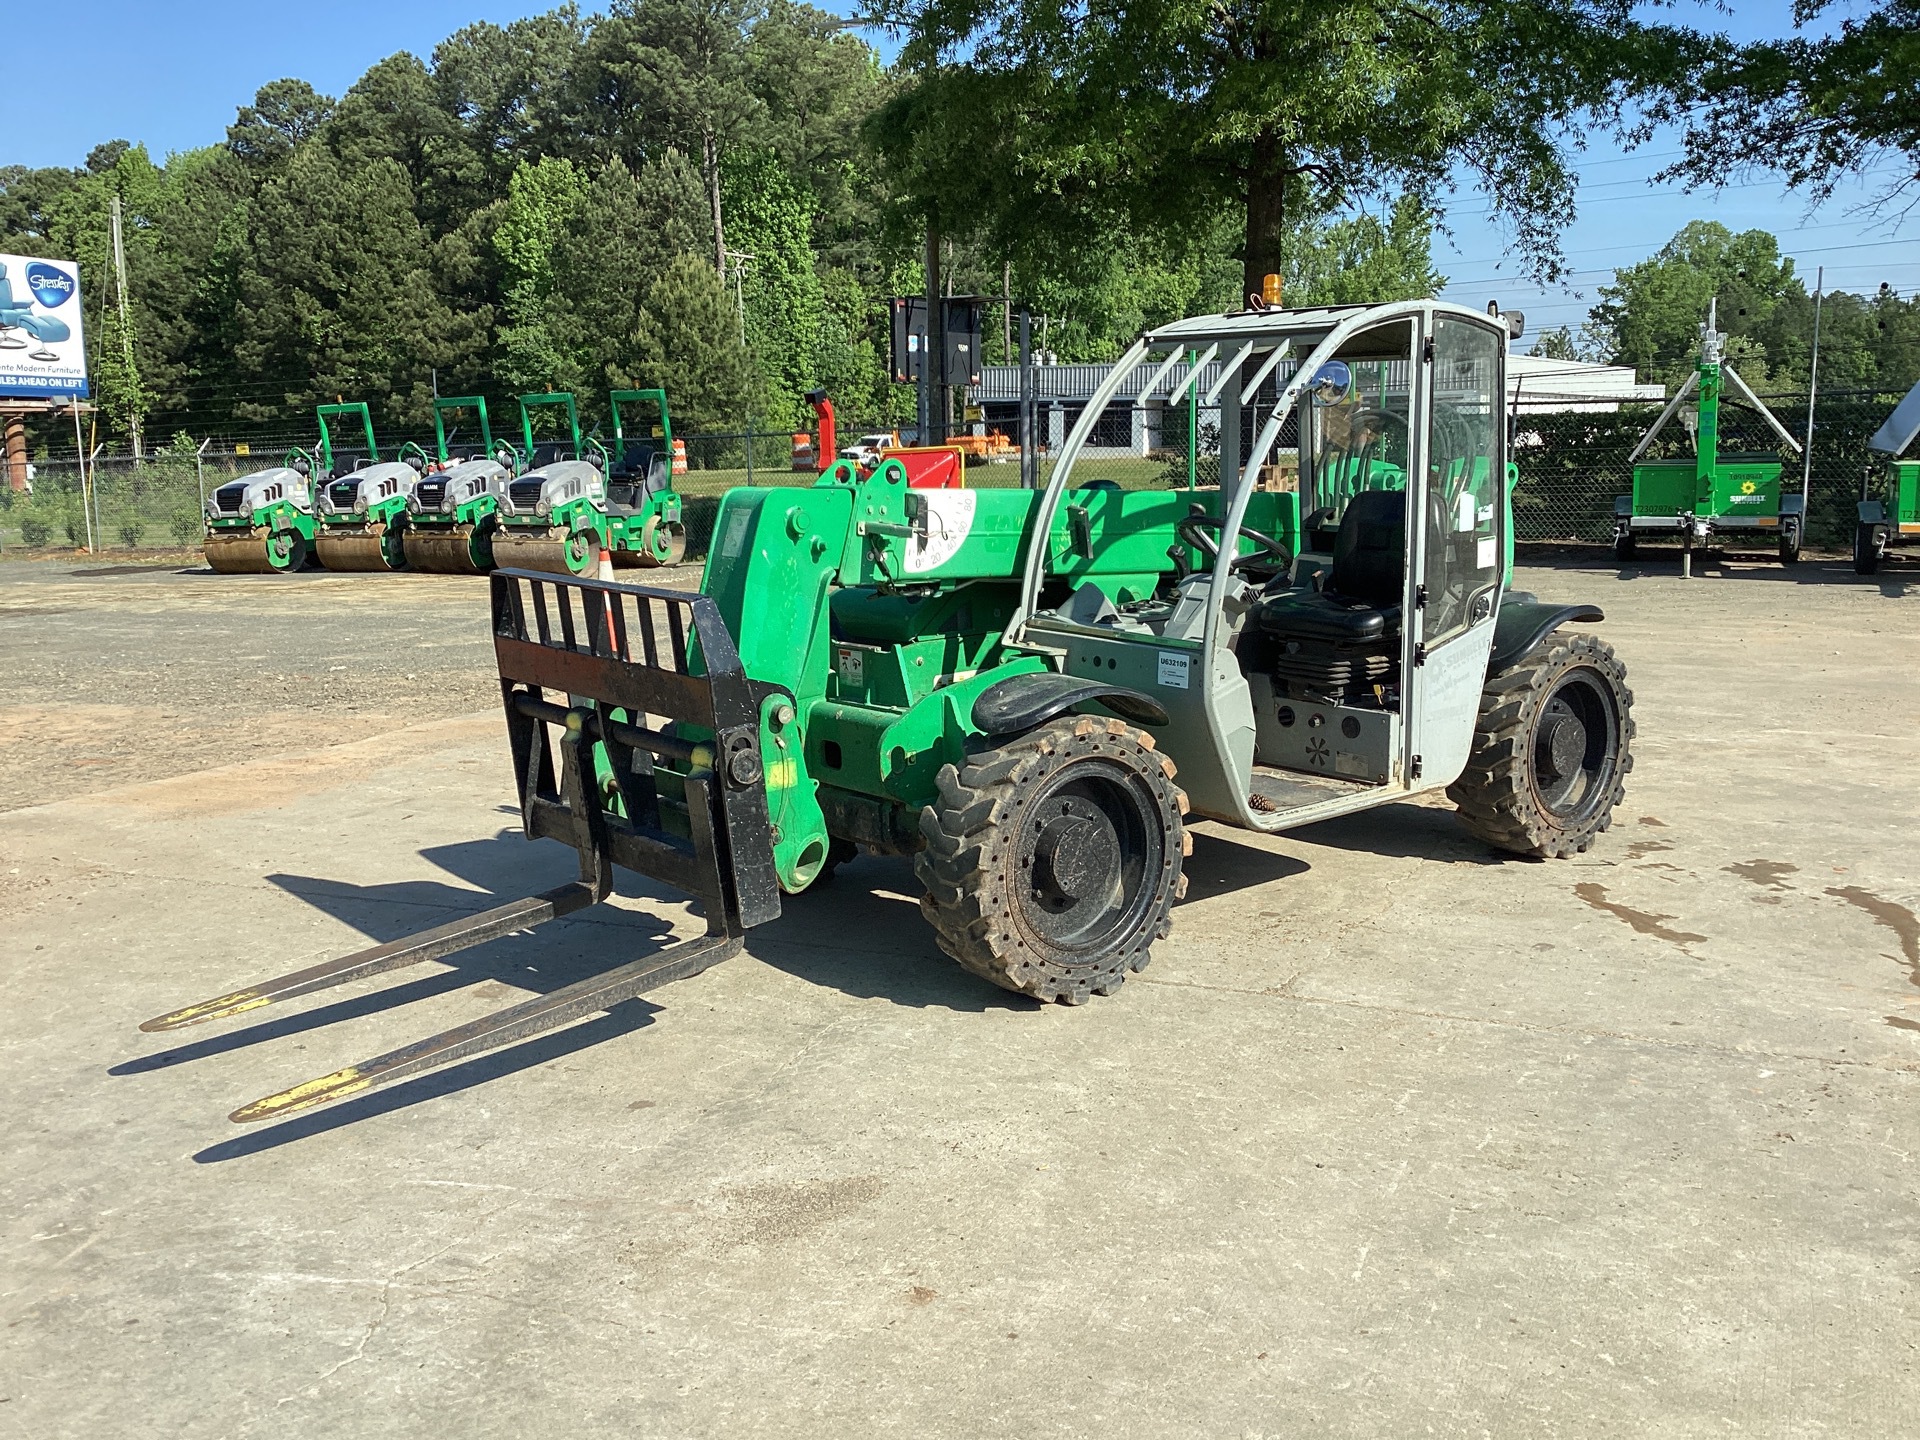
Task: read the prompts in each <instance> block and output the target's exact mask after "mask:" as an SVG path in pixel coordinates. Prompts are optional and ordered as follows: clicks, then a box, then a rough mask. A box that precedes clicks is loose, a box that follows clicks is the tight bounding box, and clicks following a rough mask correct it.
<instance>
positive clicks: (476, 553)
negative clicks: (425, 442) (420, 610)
mask: <svg viewBox="0 0 1920 1440" xmlns="http://www.w3.org/2000/svg"><path fill="white" fill-rule="evenodd" d="M467 412H472V414H473V416H474V419H475V425H474V432H473V433H472V434H462V432H461V431H460V429H459V428H458V427H457V426H455V427H454V428H451V429H450V428H449V427H448V424H447V419H448V417H449V416H457V415H461V414H464V413H467ZM433 433H434V444H435V448H436V449H437V451H438V454H439V463H438V465H437V466H436V467H434V468H433V469H432V470H430V471H429V472H428V473H427V474H426V475H424V476H422V477H421V479H420V481H419V482H418V483H417V484H416V485H415V486H414V487H413V495H412V497H411V499H410V501H409V503H408V506H407V527H406V534H405V537H404V540H403V542H402V546H403V549H404V550H405V553H406V557H407V564H408V565H409V566H410V567H411V568H413V569H415V570H432V571H439V572H440V573H442V574H451V575H484V574H486V572H487V571H489V570H491V569H493V564H494V561H493V538H494V534H495V532H497V531H498V530H499V528H500V515H501V511H502V510H503V508H504V507H505V506H506V504H507V499H508V497H507V486H508V485H509V484H510V483H511V482H512V480H513V472H514V467H515V464H516V460H515V456H514V453H513V447H512V446H510V445H504V444H502V445H496V444H495V443H494V438H493V430H492V428H491V427H490V426H489V425H488V424H487V402H486V400H485V399H483V398H482V397H481V396H478V395H462V396H441V397H438V398H436V399H435V400H434V402H433Z"/></svg>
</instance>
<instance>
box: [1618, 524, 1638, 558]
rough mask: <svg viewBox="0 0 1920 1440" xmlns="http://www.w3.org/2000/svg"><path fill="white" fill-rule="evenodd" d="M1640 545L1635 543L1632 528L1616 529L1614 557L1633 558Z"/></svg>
mask: <svg viewBox="0 0 1920 1440" xmlns="http://www.w3.org/2000/svg"><path fill="white" fill-rule="evenodd" d="M1638 549H1639V547H1638V546H1637V545H1635V544H1634V539H1633V532H1632V531H1631V530H1616V531H1615V532H1614V534H1613V558H1614V559H1616V560H1620V561H1623V562H1624V561H1627V560H1631V559H1633V557H1634V555H1635V554H1636V553H1637V551H1638Z"/></svg>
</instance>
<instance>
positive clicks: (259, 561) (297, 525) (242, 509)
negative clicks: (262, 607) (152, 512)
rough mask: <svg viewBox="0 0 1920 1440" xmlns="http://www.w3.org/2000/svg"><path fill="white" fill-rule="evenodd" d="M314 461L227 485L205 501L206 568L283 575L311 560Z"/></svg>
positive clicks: (299, 457) (285, 464)
mask: <svg viewBox="0 0 1920 1440" xmlns="http://www.w3.org/2000/svg"><path fill="white" fill-rule="evenodd" d="M313 470H314V460H313V456H311V455H309V454H308V453H307V452H306V451H304V450H301V449H298V448H296V449H293V450H289V451H288V452H287V455H286V458H285V459H284V460H283V461H282V462H281V463H280V464H278V465H275V466H272V467H271V468H269V469H266V470H255V471H253V472H252V473H251V474H247V475H242V476H240V477H239V478H238V479H236V480H229V481H228V482H227V483H226V484H224V485H221V486H219V487H218V488H217V489H215V490H214V492H213V494H211V495H209V496H208V497H207V505H206V511H205V519H206V537H205V539H204V540H203V542H202V548H203V550H204V553H205V554H206V557H207V564H208V565H209V566H211V567H212V568H213V569H215V570H217V571H219V572H220V573H221V574H223V575H284V574H287V573H289V572H290V571H294V570H299V569H303V568H304V567H306V566H307V565H308V564H310V563H312V560H313V537H314V516H313V494H312V489H311V485H312V476H313Z"/></svg>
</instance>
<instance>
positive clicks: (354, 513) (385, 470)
mask: <svg viewBox="0 0 1920 1440" xmlns="http://www.w3.org/2000/svg"><path fill="white" fill-rule="evenodd" d="M314 413H315V416H316V418H317V419H318V420H319V422H320V457H319V458H320V467H319V468H320V471H321V473H322V475H323V477H324V478H323V479H321V481H320V482H319V484H318V485H317V487H316V489H317V491H318V495H317V497H316V504H315V506H314V509H315V523H316V527H317V528H316V530H315V532H314V537H313V549H314V555H315V557H316V558H317V559H318V560H319V561H320V563H321V564H322V565H324V566H326V568H327V569H329V570H355V571H369V570H371V571H382V570H401V569H404V568H405V567H406V563H407V555H406V545H405V540H406V530H407V513H408V505H409V503H410V502H411V500H412V498H413V490H414V486H415V484H416V483H417V482H418V481H419V479H420V474H421V472H422V471H424V470H425V469H426V468H427V456H426V452H425V451H423V450H421V448H420V447H419V446H418V445H415V444H414V443H413V442H412V441H408V442H407V443H406V444H404V445H402V446H401V447H400V451H399V454H398V455H397V456H396V457H395V458H394V459H392V460H382V459H381V458H380V447H379V445H378V444H377V443H376V441H375V440H374V435H373V417H372V416H371V415H370V414H369V413H368V412H367V407H366V406H365V405H364V404H361V403H354V404H341V405H321V406H317V407H316V408H315V412H314ZM356 421H357V422H358V424H357V425H356V424H355V423H354V422H356ZM336 424H339V425H341V426H342V427H343V428H344V430H345V435H346V437H347V439H348V440H350V441H351V440H358V441H362V442H364V444H365V454H364V458H362V457H360V455H359V454H358V452H357V451H356V450H355V449H354V448H353V447H352V446H351V445H337V444H336V441H335V437H334V429H333V427H334V426H335V425H336ZM356 430H357V431H358V433H357V434H356V433H355V431H356ZM340 451H344V452H346V453H344V454H343V453H338V452H340ZM346 454H353V455H355V458H354V460H353V461H352V463H351V464H349V463H348V462H347V459H346Z"/></svg>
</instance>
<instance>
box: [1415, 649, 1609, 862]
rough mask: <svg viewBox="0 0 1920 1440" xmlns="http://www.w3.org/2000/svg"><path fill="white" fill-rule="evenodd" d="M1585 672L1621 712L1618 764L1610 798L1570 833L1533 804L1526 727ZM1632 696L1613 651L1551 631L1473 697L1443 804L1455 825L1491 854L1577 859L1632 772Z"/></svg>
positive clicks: (1604, 822) (1603, 822)
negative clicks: (1463, 745)
mask: <svg viewBox="0 0 1920 1440" xmlns="http://www.w3.org/2000/svg"><path fill="white" fill-rule="evenodd" d="M1580 666H1586V667H1589V668H1591V669H1593V670H1596V671H1598V672H1599V673H1600V674H1601V675H1602V676H1604V677H1605V678H1606V680H1607V681H1608V682H1609V684H1610V686H1611V688H1612V689H1613V692H1614V696H1615V699H1616V701H1617V702H1618V705H1619V711H1620V757H1619V764H1618V766H1617V767H1616V768H1615V770H1614V774H1613V793H1612V794H1611V795H1609V796H1608V797H1607V798H1606V801H1605V803H1604V804H1602V805H1601V806H1599V807H1598V809H1596V810H1595V811H1594V812H1593V813H1592V814H1591V815H1590V816H1588V818H1587V819H1586V820H1585V821H1584V822H1583V823H1582V824H1579V825H1577V826H1572V827H1569V826H1565V825H1562V824H1560V823H1559V821H1558V820H1557V819H1556V818H1555V817H1554V816H1552V815H1550V814H1549V813H1548V812H1547V811H1546V810H1545V809H1543V808H1542V807H1541V806H1540V804H1539V803H1538V801H1537V800H1536V799H1535V798H1534V794H1533V787H1532V784H1531V782H1530V779H1529V775H1528V762H1529V755H1530V752H1531V742H1532V737H1533V728H1534V725H1535V724H1536V723H1537V721H1538V719H1539V715H1540V711H1541V709H1542V708H1543V707H1544V706H1545V704H1546V702H1547V698H1548V696H1549V695H1551V694H1552V692H1553V689H1554V686H1555V684H1556V682H1557V681H1558V680H1559V678H1560V677H1561V676H1562V675H1563V674H1565V673H1566V672H1567V671H1568V670H1571V669H1575V668H1577V667H1580ZM1634 732H1635V727H1634V721H1633V691H1632V690H1631V689H1629V688H1628V686H1627V667H1626V666H1625V665H1623V664H1621V663H1620V659H1619V657H1618V656H1617V655H1615V654H1614V653H1613V647H1612V646H1611V645H1609V644H1607V642H1606V641H1604V640H1601V639H1600V638H1598V637H1597V636H1594V635H1586V634H1580V633H1568V632H1564V631H1556V632H1554V633H1553V634H1551V635H1549V636H1547V637H1546V639H1544V640H1542V641H1541V642H1540V643H1539V644H1538V645H1536V646H1534V648H1533V649H1532V650H1530V651H1528V652H1527V653H1526V654H1525V655H1523V656H1522V657H1521V658H1520V659H1519V660H1517V661H1515V662H1514V663H1513V664H1512V665H1511V666H1509V667H1508V668H1507V669H1505V670H1503V671H1502V672H1500V674H1498V675H1494V676H1490V677H1489V678H1488V680H1487V683H1486V686H1485V688H1484V689H1483V690H1482V691H1481V695H1480V715H1479V719H1478V721H1477V722H1476V723H1475V725H1474V734H1473V749H1472V750H1471V752H1470V753H1469V754H1468V756H1467V765H1466V768H1465V769H1464V770H1462V771H1461V772H1460V777H1459V779H1457V780H1455V781H1454V782H1453V783H1452V784H1451V785H1449V786H1448V787H1447V798H1448V799H1449V800H1451V801H1453V803H1454V804H1455V806H1457V807H1458V808H1459V811H1460V819H1461V822H1462V823H1463V824H1464V825H1465V826H1466V827H1467V829H1468V830H1469V831H1471V832H1472V833H1473V834H1474V835H1476V836H1477V837H1479V838H1480V839H1481V840H1484V841H1485V842H1486V843H1487V844H1489V845H1492V846H1494V847H1495V848H1497V849H1501V850H1508V851H1512V852H1513V853H1514V854H1517V855H1528V856H1533V857H1535V858H1538V859H1561V858H1564V857H1565V856H1568V855H1580V854H1584V853H1585V852H1586V851H1587V850H1588V849H1589V848H1590V847H1591V846H1592V844H1593V842H1594V838H1595V837H1596V836H1598V835H1599V834H1600V833H1601V832H1602V831H1604V830H1606V829H1607V828H1608V827H1609V826H1611V825H1612V823H1613V811H1614V807H1615V806H1617V805H1618V804H1619V803H1620V801H1621V799H1622V798H1623V797H1624V796H1625V794H1626V778H1627V776H1628V774H1630V773H1631V772H1632V770H1633V748H1632V746H1633V737H1634Z"/></svg>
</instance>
